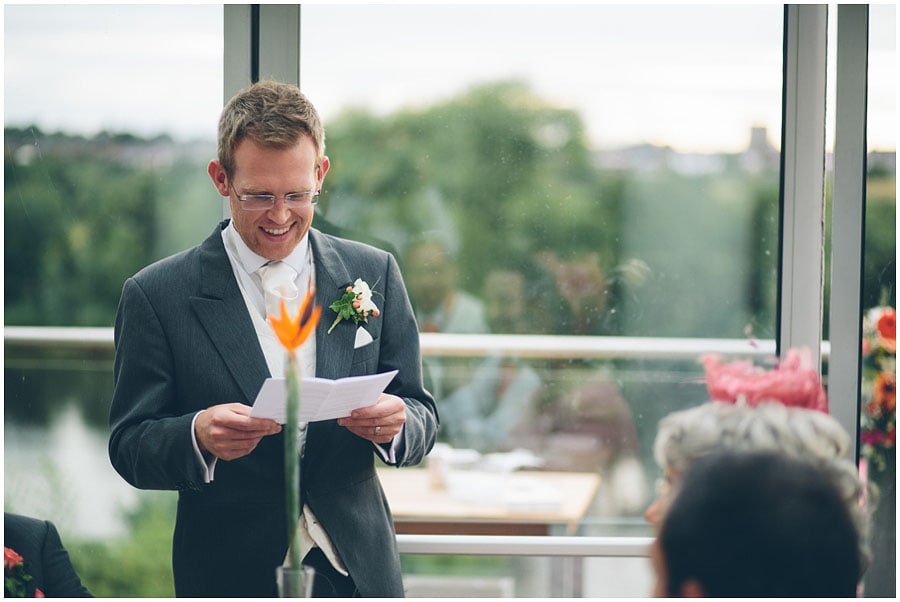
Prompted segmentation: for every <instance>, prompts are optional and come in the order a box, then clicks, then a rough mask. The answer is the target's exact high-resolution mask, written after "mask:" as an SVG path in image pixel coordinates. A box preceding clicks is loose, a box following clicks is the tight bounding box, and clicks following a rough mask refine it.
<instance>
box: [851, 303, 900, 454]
mask: <svg viewBox="0 0 900 602" xmlns="http://www.w3.org/2000/svg"><path fill="white" fill-rule="evenodd" d="M862 354H863V358H862V359H863V378H862V391H861V393H862V395H861V398H862V412H860V436H859V437H860V443H861V445H862V455H863V456H864V457H865V458H867V459H868V461H869V462H870V463H871V464H872V466H873V467H874V468H875V469H876V470H879V471H881V470H884V469H885V468H886V457H887V454H888V453H893V451H894V448H895V447H896V444H897V317H896V312H895V311H894V308H892V307H887V306H882V307H875V308H873V309H870V310H869V311H868V312H866V315H865V316H863V347H862Z"/></svg>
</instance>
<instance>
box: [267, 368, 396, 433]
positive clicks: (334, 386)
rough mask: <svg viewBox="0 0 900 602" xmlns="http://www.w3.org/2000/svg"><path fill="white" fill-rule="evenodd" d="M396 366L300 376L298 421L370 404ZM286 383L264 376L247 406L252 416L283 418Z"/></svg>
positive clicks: (344, 412) (339, 415) (343, 413)
mask: <svg viewBox="0 0 900 602" xmlns="http://www.w3.org/2000/svg"><path fill="white" fill-rule="evenodd" d="M396 374H397V370H391V371H390V372H383V373H381V374H369V375H366V376H348V377H347V378H339V379H337V380H331V379H329V378H310V377H306V378H304V379H303V383H302V384H301V386H300V422H317V421H319V420H333V419H335V418H343V417H345V416H349V415H350V412H352V411H353V410H355V409H357V408H365V407H368V406H371V405H374V404H375V402H376V401H378V396H379V395H380V394H381V393H382V391H384V389H385V387H387V386H388V383H390V382H391V380H393V378H394V376H395V375H396ZM286 414H287V387H286V386H285V379H284V378H267V379H266V381H265V382H264V383H263V385H262V388H260V390H259V393H258V394H257V396H256V401H255V402H253V408H252V409H251V410H250V416H252V417H254V418H271V419H272V420H275V421H277V422H278V423H279V424H284V423H285V422H286V421H287V418H286Z"/></svg>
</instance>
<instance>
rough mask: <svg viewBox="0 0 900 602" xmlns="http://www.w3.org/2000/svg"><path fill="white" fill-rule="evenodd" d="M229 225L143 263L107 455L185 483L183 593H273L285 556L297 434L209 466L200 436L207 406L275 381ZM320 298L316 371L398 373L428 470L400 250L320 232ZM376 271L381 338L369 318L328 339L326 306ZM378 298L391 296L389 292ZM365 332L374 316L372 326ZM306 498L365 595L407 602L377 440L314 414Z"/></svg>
mask: <svg viewBox="0 0 900 602" xmlns="http://www.w3.org/2000/svg"><path fill="white" fill-rule="evenodd" d="M226 225H227V221H225V222H222V223H221V224H219V225H218V226H217V227H216V228H215V230H214V231H213V233H212V234H211V235H210V236H209V237H208V238H207V239H206V240H205V241H204V242H203V243H201V244H200V245H199V246H197V247H194V248H192V249H189V250H187V251H184V252H182V253H179V254H177V255H174V256H172V257H169V258H167V259H163V260H161V261H159V262H157V263H155V264H153V265H151V266H148V267H147V268H144V269H143V270H141V271H140V272H139V273H137V274H136V275H135V276H134V277H132V278H130V279H128V280H127V281H126V282H125V285H124V287H123V291H122V298H121V300H120V303H119V309H118V312H117V315H116V324H115V343H116V360H115V389H114V393H113V400H112V405H111V408H110V431H111V432H110V439H109V454H110V459H111V461H112V464H113V466H114V467H115V469H116V470H117V471H118V472H119V474H121V475H122V477H124V478H125V479H126V480H127V481H128V482H129V483H131V484H132V485H134V486H135V487H139V488H143V489H177V490H178V491H179V497H178V514H177V519H176V524H175V533H174V540H173V569H174V576H175V589H176V594H177V595H178V596H270V595H274V594H275V593H276V590H275V567H276V566H277V565H279V564H281V562H282V560H283V558H284V554H285V552H286V550H287V533H286V527H285V522H286V520H285V503H284V451H283V450H284V439H283V433H282V434H278V435H274V436H270V437H265V438H263V440H262V441H261V442H260V444H259V445H258V446H257V448H256V449H255V450H254V451H253V452H252V453H251V454H249V455H248V456H245V457H243V458H240V459H238V460H233V461H230V462H224V461H219V462H218V465H217V467H216V472H215V479H214V480H213V481H212V482H211V483H208V484H204V483H203V471H202V468H201V467H200V465H199V464H198V462H197V459H196V457H195V453H194V450H193V446H192V442H191V421H192V419H193V416H194V414H196V412H198V411H200V410H202V409H204V408H206V407H209V406H212V405H216V404H220V403H229V402H241V403H245V404H248V405H250V404H252V403H253V400H254V399H255V397H256V394H257V392H258V391H259V388H260V386H261V385H262V383H263V381H264V380H265V379H266V378H267V377H268V376H269V372H268V368H267V366H266V361H265V358H264V356H263V353H262V349H261V348H260V345H259V341H258V338H257V336H256V333H255V331H254V329H253V325H252V322H251V319H250V315H249V313H248V310H247V307H246V304H245V303H244V300H243V297H242V296H241V293H240V290H239V288H238V285H237V282H236V280H235V277H234V273H233V272H232V269H231V265H230V263H229V261H228V257H227V255H226V253H225V248H224V245H223V243H222V237H221V230H222V228H224V227H225V226H226ZM309 236H310V244H311V245H312V250H313V256H314V258H315V271H316V287H317V299H316V300H317V302H318V303H319V304H320V305H322V306H323V311H322V318H321V320H320V323H319V325H318V327H317V330H316V349H317V354H316V355H317V357H316V364H317V367H316V373H317V376H320V377H325V378H338V377H344V376H354V375H362V374H372V373H376V372H384V371H387V370H392V369H397V370H399V373H398V375H397V376H396V377H395V378H394V380H393V381H392V382H391V384H390V385H389V386H388V388H387V392H388V393H392V394H394V395H397V396H399V397H401V398H402V399H403V400H404V402H405V403H406V406H407V422H406V425H405V427H404V430H403V433H402V434H401V437H402V441H401V442H400V446H399V454H398V457H397V465H398V466H406V465H413V464H418V463H419V462H421V461H422V459H423V458H424V456H425V454H427V453H428V451H429V450H430V449H431V447H432V445H433V444H434V440H435V437H436V433H437V428H438V417H437V411H436V408H435V404H434V400H433V399H432V397H431V395H430V394H429V393H428V392H427V391H426V390H425V389H424V387H423V385H422V372H421V359H420V354H419V338H418V330H417V327H416V323H415V318H414V317H413V312H412V308H411V306H410V303H409V299H408V296H407V293H406V289H405V287H404V284H403V280H402V277H401V275H400V271H399V269H398V268H397V264H396V262H395V260H394V258H393V257H392V256H391V255H389V254H388V253H385V252H383V251H380V250H377V249H375V248H373V247H370V246H367V245H363V244H360V243H356V242H352V241H348V240H343V239H339V238H335V237H332V236H328V235H325V234H322V233H321V232H318V231H317V230H314V229H310V233H309ZM356 278H362V279H363V280H365V281H366V282H368V283H369V284H370V285H371V286H372V287H373V289H374V290H375V291H376V296H375V297H374V299H375V300H376V304H378V305H379V308H380V309H381V315H380V316H379V317H378V318H370V319H369V321H368V324H365V325H364V326H365V328H367V330H368V331H369V333H370V334H371V335H372V338H373V342H372V343H370V344H369V345H366V346H364V347H361V348H359V349H354V347H353V345H354V339H355V334H356V329H357V326H356V325H355V324H354V323H353V322H352V321H343V322H341V323H340V324H339V325H338V326H337V327H335V329H334V330H333V331H332V332H331V334H326V331H327V330H328V328H329V326H330V325H331V322H332V321H333V319H334V317H335V314H334V312H333V311H332V310H330V309H328V306H329V305H330V304H331V303H332V302H333V301H335V300H336V299H338V297H340V295H341V293H342V292H343V290H344V288H345V287H346V286H347V285H348V284H351V283H352V282H353V281H354V280H355V279H356ZM377 293H383V297H382V296H380V295H378V294H377ZM361 325H362V323H361ZM300 489H301V498H302V500H303V501H304V502H305V503H308V504H309V505H310V507H311V508H312V510H313V512H314V513H315V514H316V516H317V517H318V519H319V521H320V522H321V524H322V526H323V527H324V528H325V530H326V532H327V533H328V534H329V536H330V537H331V539H332V542H333V543H334V545H335V548H336V549H337V551H338V553H339V554H340V555H341V558H342V559H343V561H344V564H345V565H346V567H347V569H348V570H349V571H350V574H351V576H352V577H353V579H354V581H355V582H356V585H357V587H358V589H359V591H360V593H361V594H362V595H363V596H375V597H394V596H402V595H403V586H402V580H401V576H400V562H399V554H398V552H397V547H396V540H395V536H394V531H393V521H392V519H391V514H390V509H389V507H388V504H387V500H386V499H385V496H384V493H383V491H382V488H381V484H380V482H379V480H378V477H377V475H376V472H375V462H374V449H373V446H372V443H371V442H369V441H367V440H364V439H361V438H359V437H357V436H356V435H353V434H352V433H350V432H349V431H348V430H347V429H345V428H343V427H339V426H338V425H337V422H336V421H333V420H331V421H325V422H316V423H312V424H311V425H310V427H309V430H308V434H307V442H306V453H305V455H304V460H303V465H302V467H301V486H300Z"/></svg>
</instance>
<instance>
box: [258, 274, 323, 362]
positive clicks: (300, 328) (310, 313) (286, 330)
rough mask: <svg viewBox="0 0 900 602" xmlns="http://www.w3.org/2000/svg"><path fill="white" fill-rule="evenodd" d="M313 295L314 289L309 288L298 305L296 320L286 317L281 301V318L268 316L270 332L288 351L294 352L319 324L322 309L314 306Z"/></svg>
mask: <svg viewBox="0 0 900 602" xmlns="http://www.w3.org/2000/svg"><path fill="white" fill-rule="evenodd" d="M315 295H316V291H315V289H314V288H312V287H310V288H309V290H308V291H307V293H306V296H305V297H304V298H303V302H302V303H301V304H300V311H298V312H297V318H296V319H291V316H290V315H288V312H287V305H286V304H285V302H284V300H283V299H282V301H281V317H276V316H273V315H272V314H269V322H270V323H271V325H272V330H274V331H275V335H276V336H277V337H278V340H279V341H281V344H282V346H283V347H284V348H285V349H287V350H288V351H294V350H295V349H297V348H298V347H299V346H300V345H302V344H303V342H304V341H305V340H306V339H307V338H309V335H310V333H311V332H314V331H315V329H316V324H318V323H319V315H320V314H321V313H322V308H321V307H320V306H318V305H316V303H315Z"/></svg>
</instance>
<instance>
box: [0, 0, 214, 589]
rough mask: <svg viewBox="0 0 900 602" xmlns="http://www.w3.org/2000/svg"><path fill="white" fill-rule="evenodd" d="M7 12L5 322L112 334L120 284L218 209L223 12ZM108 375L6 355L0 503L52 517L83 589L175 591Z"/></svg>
mask: <svg viewBox="0 0 900 602" xmlns="http://www.w3.org/2000/svg"><path fill="white" fill-rule="evenodd" d="M3 10H4V48H5V86H4V94H5V97H4V117H5V121H4V136H5V139H4V141H5V144H4V173H5V176H6V177H5V181H4V198H5V201H4V209H3V211H4V240H5V242H4V253H5V261H4V278H5V282H4V291H5V297H4V310H5V314H4V315H5V318H4V320H5V324H6V325H7V326H18V325H25V326H96V327H111V326H112V324H113V320H114V317H115V311H116V304H117V303H118V299H119V293H120V291H121V287H122V284H123V282H124V281H125V279H126V278H127V277H129V276H131V275H132V274H133V273H135V272H136V271H137V270H139V269H140V268H142V267H144V266H145V265H147V264H148V263H150V262H151V261H153V260H155V259H158V258H160V257H163V256H166V255H169V254H171V253H174V252H176V251H180V250H182V249H185V248H187V247H189V246H191V245H193V244H195V243H196V242H197V241H198V240H200V239H201V238H202V237H205V236H206V235H207V234H208V233H209V232H210V230H211V229H212V227H213V224H214V223H215V222H216V221H218V220H219V219H220V218H221V216H222V202H221V198H220V197H219V196H218V194H216V192H215V190H214V189H213V187H212V186H211V184H210V182H209V177H208V176H207V175H206V165H207V163H208V162H209V160H210V159H211V158H213V157H214V156H215V150H216V149H215V147H216V143H215V132H216V122H217V119H218V114H219V111H220V109H221V106H222V81H223V64H222V63H223V61H222V56H223V38H222V30H223V24H222V7H221V5H218V6H217V5H204V6H175V5H172V6H162V5H160V6H139V5H114V4H111V5H102V6H101V5H44V6H29V5H9V6H4V9H3ZM110 332H111V329H110ZM112 365H113V358H112V348H111V345H109V344H108V343H106V344H101V345H97V346H96V347H82V348H66V347H62V348H52V349H50V348H47V347H46V346H44V347H40V346H32V345H24V346H17V345H11V344H10V343H7V344H6V346H5V354H4V375H5V376H4V427H3V428H4V508H5V510H6V511H7V512H16V513H21V514H26V515H29V516H35V517H38V518H43V519H48V520H51V521H53V522H54V524H55V525H56V526H57V528H58V529H59V532H60V534H61V536H62V539H63V542H64V544H65V545H66V547H67V548H68V550H69V553H70V556H71V558H72V561H73V564H74V565H75V567H76V569H77V570H78V572H79V574H80V575H81V577H82V580H83V582H84V583H85V585H86V586H87V587H88V589H90V591H91V592H92V593H93V594H95V595H97V596H102V597H139V596H140V597H160V596H162V597H167V596H172V595H173V593H174V592H173V587H172V575H171V572H172V569H171V546H172V542H171V530H172V525H173V524H174V516H175V495H174V494H173V493H172V492H149V491H140V492H138V491H137V490H135V489H133V488H132V487H131V486H129V485H128V484H127V483H125V481H123V480H122V479H121V477H119V476H118V475H117V474H116V473H115V472H114V471H113V469H112V467H111V466H110V463H109V459H108V457H107V451H106V446H107V436H108V426H107V420H108V418H107V412H108V408H109V400H110V399H111V395H112Z"/></svg>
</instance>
